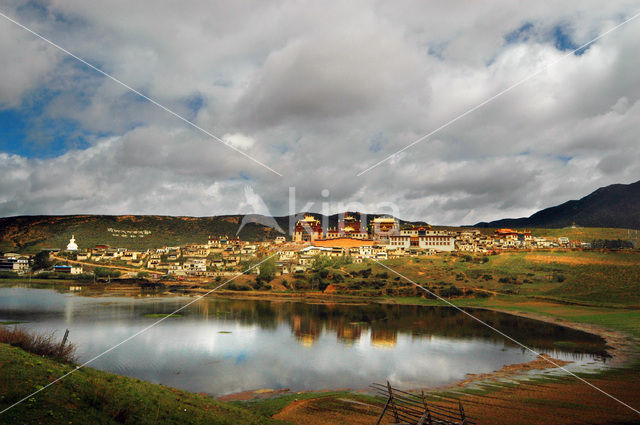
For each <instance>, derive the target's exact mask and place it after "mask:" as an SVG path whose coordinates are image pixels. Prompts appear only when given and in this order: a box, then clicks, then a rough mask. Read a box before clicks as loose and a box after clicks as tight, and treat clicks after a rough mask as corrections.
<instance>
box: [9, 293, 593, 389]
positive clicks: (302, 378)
mask: <svg viewBox="0 0 640 425" xmlns="http://www.w3.org/2000/svg"><path fill="white" fill-rule="evenodd" d="M6 295H7V292H6V291H5V290H4V289H1V290H0V311H6V309H5V307H6V306H11V309H12V310H13V311H20V310H21V309H22V310H25V311H28V310H31V311H33V313H31V314H32V316H33V317H32V318H31V320H33V322H32V323H30V324H29V325H28V326H29V327H31V328H34V329H58V330H61V329H64V328H65V327H68V328H69V329H70V330H71V334H70V337H71V341H72V342H73V343H75V344H76V345H77V346H78V355H79V357H80V359H81V360H83V359H84V360H87V359H89V358H91V357H93V356H95V355H97V354H100V353H102V352H103V351H104V350H106V349H108V348H110V347H111V346H113V345H114V344H116V343H118V342H120V341H122V340H124V339H126V338H127V337H129V336H130V335H132V334H133V333H135V332H137V331H139V330H141V329H143V328H144V327H146V326H148V325H150V324H151V323H153V322H154V321H155V320H156V319H151V318H145V317H144V314H145V313H149V312H158V311H172V309H175V308H177V307H179V306H181V305H183V303H184V299H182V300H181V299H156V300H135V299H119V298H97V299H95V298H94V299H92V298H82V297H73V298H66V297H64V296H63V295H61V294H56V293H54V292H52V291H32V290H19V291H15V290H14V292H12V293H11V294H9V296H6ZM216 302H221V304H222V306H223V307H224V301H216ZM248 305H249V306H251V304H248ZM198 308H200V307H198ZM198 308H196V309H194V310H189V311H188V312H185V317H182V318H169V319H166V320H164V321H163V322H162V323H161V324H159V325H158V326H156V327H154V328H151V329H149V330H148V331H146V332H144V333H142V334H141V335H139V336H137V337H136V338H134V339H132V340H131V341H128V342H127V343H125V344H123V345H122V346H120V347H118V348H117V349H115V350H114V351H112V352H110V353H109V354H108V355H105V356H104V357H101V358H100V359H98V360H96V361H95V362H94V363H92V365H91V366H93V367H96V368H99V369H104V370H109V371H113V372H116V373H121V374H125V375H130V376H135V377H138V378H141V379H145V380H148V381H151V382H159V383H163V384H166V385H170V386H175V387H179V388H184V389H187V390H192V391H197V392H209V393H213V394H217V395H222V394H227V393H232V392H239V391H245V390H249V389H256V388H291V389H292V390H307V389H324V388H327V389H329V388H345V387H348V388H364V387H366V386H368V385H369V384H370V383H371V382H374V381H384V380H387V379H389V380H392V381H393V382H394V383H396V384H397V385H399V386H403V387H420V386H436V385H444V384H447V383H450V382H452V381H455V380H459V379H462V378H464V377H465V376H466V374H467V373H487V372H491V371H494V370H496V369H499V368H501V367H502V366H503V365H505V364H512V363H522V362H526V361H529V360H531V359H533V357H534V356H533V355H532V354H530V353H527V352H523V351H522V350H521V349H519V348H514V347H509V346H505V345H504V344H503V343H502V342H496V341H492V340H485V339H482V338H467V339H462V338H458V339H455V338H449V337H442V336H437V335H425V337H416V335H415V334H413V333H412V332H403V331H401V332H398V331H396V330H385V329H372V328H370V327H362V328H358V330H357V332H352V331H351V330H345V329H349V328H341V327H339V326H334V325H331V326H323V325H319V322H318V323H315V324H313V323H308V322H309V321H308V318H307V319H305V321H301V320H294V321H293V323H291V321H289V320H278V321H277V323H276V324H275V325H273V326H271V325H270V326H271V327H267V328H265V327H263V326H261V324H260V323H259V322H257V321H256V322H253V323H251V324H248V323H247V324H245V323H241V322H240V321H239V320H230V319H226V318H219V317H216V316H211V315H202V314H197V313H198V311H199V310H198ZM42 311H44V312H46V313H47V314H44V315H43V314H41V312H42ZM56 312H57V314H52V313H56ZM261 314H262V313H261ZM268 320H270V321H269V323H272V322H273V321H272V318H270V319H268ZM296 328H297V329H298V330H299V331H301V332H302V331H303V330H304V329H306V328H309V329H313V332H312V333H311V334H310V336H311V338H310V339H309V342H312V344H310V345H309V344H305V343H304V342H305V341H304V340H300V338H304V335H305V334H304V333H302V334H297V332H296ZM329 328H331V329H329ZM221 331H226V332H231V333H219V332H221ZM345 340H347V342H348V343H345ZM556 356H557V357H559V358H569V359H570V360H571V358H570V357H571V356H570V355H564V356H563V355H560V354H559V353H556ZM590 360H592V356H584V357H583V359H582V360H580V362H581V364H582V363H586V362H588V361H590Z"/></svg>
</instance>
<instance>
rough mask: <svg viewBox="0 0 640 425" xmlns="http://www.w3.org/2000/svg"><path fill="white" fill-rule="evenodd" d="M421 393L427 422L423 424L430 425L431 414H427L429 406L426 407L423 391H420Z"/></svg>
mask: <svg viewBox="0 0 640 425" xmlns="http://www.w3.org/2000/svg"><path fill="white" fill-rule="evenodd" d="M421 393H422V404H424V412H425V415H426V421H427V422H423V423H427V424H429V425H431V412H429V406H427V398H426V397H425V396H424V391H421Z"/></svg>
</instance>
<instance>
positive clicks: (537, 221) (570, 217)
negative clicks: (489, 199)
mask: <svg viewBox="0 0 640 425" xmlns="http://www.w3.org/2000/svg"><path fill="white" fill-rule="evenodd" d="M574 223H575V224H576V225H577V226H582V227H619V228H626V229H640V181H637V182H635V183H631V184H612V185H611V186H606V187H601V188H600V189H598V190H596V191H595V192H593V193H591V194H590V195H587V196H585V197H584V198H581V199H579V200H577V201H568V202H565V203H564V204H561V205H558V206H555V207H551V208H546V209H544V210H542V211H538V212H537V213H535V214H533V215H532V216H531V217H527V218H505V219H502V220H496V221H491V222H489V223H487V222H481V223H478V224H476V225H475V226H473V227H495V228H499V227H549V228H553V227H567V226H571V225H572V224H574Z"/></svg>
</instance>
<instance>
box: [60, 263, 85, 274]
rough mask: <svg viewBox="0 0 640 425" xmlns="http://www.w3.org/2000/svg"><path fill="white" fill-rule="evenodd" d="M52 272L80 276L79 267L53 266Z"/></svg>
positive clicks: (80, 269) (80, 270)
mask: <svg viewBox="0 0 640 425" xmlns="http://www.w3.org/2000/svg"><path fill="white" fill-rule="evenodd" d="M53 271H54V272H56V273H66V274H82V267H81V266H70V265H67V264H59V265H55V266H53Z"/></svg>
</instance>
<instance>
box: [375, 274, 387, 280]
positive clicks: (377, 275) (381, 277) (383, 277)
mask: <svg viewBox="0 0 640 425" xmlns="http://www.w3.org/2000/svg"><path fill="white" fill-rule="evenodd" d="M376 277H377V278H380V279H389V273H387V272H382V273H378V274H376Z"/></svg>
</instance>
